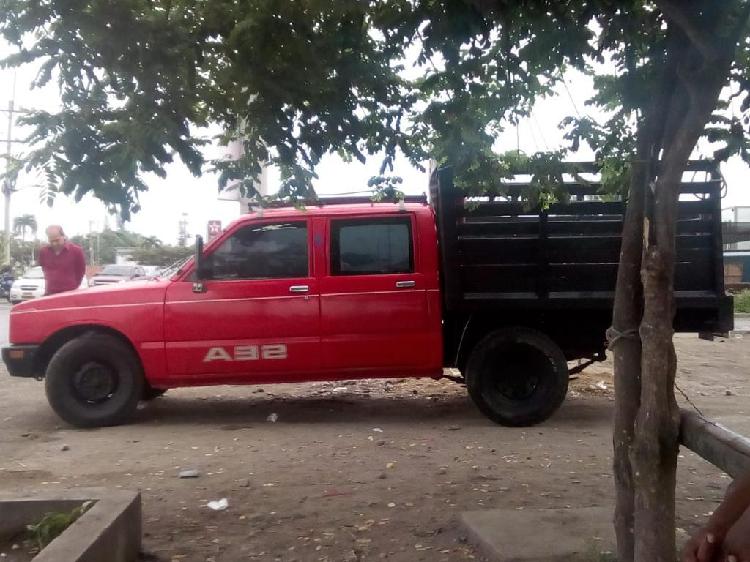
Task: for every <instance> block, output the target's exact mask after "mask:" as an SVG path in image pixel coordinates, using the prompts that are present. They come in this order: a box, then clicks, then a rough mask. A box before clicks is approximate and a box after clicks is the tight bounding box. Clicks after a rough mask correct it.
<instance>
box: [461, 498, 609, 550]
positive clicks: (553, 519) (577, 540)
mask: <svg viewBox="0 0 750 562" xmlns="http://www.w3.org/2000/svg"><path fill="white" fill-rule="evenodd" d="M612 516H613V514H612V508H611V507H583V508H576V509H524V510H516V509H490V510H482V511H468V512H464V513H462V514H461V518H460V521H461V526H462V527H463V529H464V530H465V532H466V533H467V535H468V537H469V540H471V541H472V542H473V543H474V544H475V545H476V546H477V547H479V549H480V550H481V551H482V553H483V554H484V555H485V556H487V557H488V558H489V560H491V561H493V562H572V561H576V562H578V561H581V562H582V561H584V560H585V561H586V562H588V559H587V556H591V555H594V554H598V553H601V552H614V550H615V533H614V527H613V524H612ZM592 560H596V561H597V562H598V560H599V558H598V557H596V558H593V559H592Z"/></svg>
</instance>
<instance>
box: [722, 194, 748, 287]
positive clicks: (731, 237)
mask: <svg viewBox="0 0 750 562" xmlns="http://www.w3.org/2000/svg"><path fill="white" fill-rule="evenodd" d="M725 211H726V212H728V216H725V218H730V220H729V221H725V222H723V223H722V224H721V226H722V235H723V240H724V282H725V284H726V286H727V288H730V289H731V288H733V287H734V288H738V287H741V286H743V285H746V284H750V207H745V206H737V207H730V208H729V209H726V210H725Z"/></svg>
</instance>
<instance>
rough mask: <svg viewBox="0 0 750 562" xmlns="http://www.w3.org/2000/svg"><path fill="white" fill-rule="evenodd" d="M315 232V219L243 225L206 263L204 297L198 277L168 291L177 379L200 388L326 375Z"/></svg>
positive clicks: (170, 359) (169, 341)
mask: <svg viewBox="0 0 750 562" xmlns="http://www.w3.org/2000/svg"><path fill="white" fill-rule="evenodd" d="M309 226H310V225H309V221H308V220H289V221H273V220H270V221H256V222H253V223H251V224H244V225H242V226H240V227H239V228H237V229H236V230H234V231H233V232H232V233H231V234H229V235H227V236H226V237H225V238H224V240H223V241H221V242H220V243H219V244H218V245H216V246H214V247H213V248H210V249H209V250H208V252H207V254H206V255H205V256H204V260H203V262H204V265H205V272H204V275H203V277H205V279H203V286H204V292H197V293H196V292H194V291H193V281H194V278H195V277H194V273H193V274H191V275H188V276H186V277H185V278H184V280H183V281H178V282H175V283H173V284H172V285H171V286H170V287H169V289H168V290H167V295H166V303H165V308H166V309H165V322H164V324H165V345H166V356H167V367H168V370H169V373H170V376H171V377H176V378H184V379H193V381H194V382H196V383H199V384H200V383H201V382H203V383H205V384H212V383H219V382H232V381H237V382H249V381H253V380H257V381H258V382H260V381H264V380H265V381H268V380H271V381H284V380H295V379H298V378H305V377H308V376H310V374H311V373H314V372H316V371H318V370H319V368H320V351H319V350H320V304H319V294H318V287H317V282H316V279H315V277H314V275H313V272H312V259H311V255H312V253H311V245H310V239H311V236H310V228H309ZM196 378H198V379H203V380H202V381H199V380H195V379H196Z"/></svg>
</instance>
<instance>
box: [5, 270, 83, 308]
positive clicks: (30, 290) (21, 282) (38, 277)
mask: <svg viewBox="0 0 750 562" xmlns="http://www.w3.org/2000/svg"><path fill="white" fill-rule="evenodd" d="M88 286H89V283H88V281H87V280H86V276H85V275H84V276H83V279H81V285H80V286H79V287H78V288H79V289H86V288H88ZM46 288H47V287H46V283H45V282H44V272H43V271H42V268H41V266H36V267H32V268H29V269H27V270H26V273H24V274H23V275H22V276H21V277H19V278H18V279H16V280H15V281H13V285H12V286H11V287H10V297H9V299H8V300H10V302H11V304H18V303H19V302H22V301H28V300H31V299H36V298H39V297H43V296H44V291H45V290H46Z"/></svg>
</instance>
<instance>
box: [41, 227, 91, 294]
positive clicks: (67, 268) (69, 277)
mask: <svg viewBox="0 0 750 562" xmlns="http://www.w3.org/2000/svg"><path fill="white" fill-rule="evenodd" d="M47 240H48V241H49V245H48V246H44V247H43V248H42V249H41V250H40V251H39V265H41V266H42V270H43V271H44V281H45V283H46V286H47V291H46V293H45V294H46V295H54V294H55V293H63V292H65V291H72V290H74V289H77V288H78V287H79V286H80V285H81V280H82V279H83V276H84V274H85V273H86V258H85V257H84V255H83V250H81V247H80V246H76V245H75V244H73V243H72V242H68V240H67V239H66V238H65V233H64V232H63V229H62V227H61V226H59V225H57V224H53V225H50V226H48V227H47Z"/></svg>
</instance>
